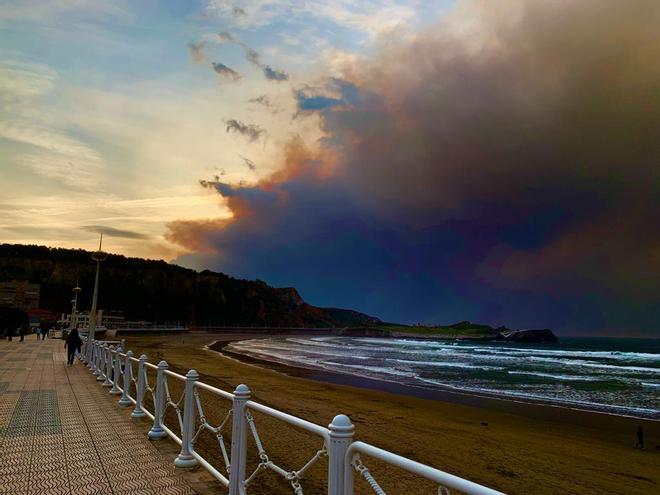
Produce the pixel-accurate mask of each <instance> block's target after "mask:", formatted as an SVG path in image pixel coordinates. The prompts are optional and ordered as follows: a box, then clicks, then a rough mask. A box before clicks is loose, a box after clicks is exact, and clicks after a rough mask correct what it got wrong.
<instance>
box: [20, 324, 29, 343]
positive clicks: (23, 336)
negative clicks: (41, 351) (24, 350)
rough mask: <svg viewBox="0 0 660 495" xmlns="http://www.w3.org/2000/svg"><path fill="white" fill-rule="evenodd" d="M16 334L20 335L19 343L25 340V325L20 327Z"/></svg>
mask: <svg viewBox="0 0 660 495" xmlns="http://www.w3.org/2000/svg"><path fill="white" fill-rule="evenodd" d="M18 333H19V334H20V335H21V342H23V340H24V339H25V334H26V333H27V328H26V326H25V325H21V327H20V328H19V329H18Z"/></svg>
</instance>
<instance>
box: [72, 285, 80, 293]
mask: <svg viewBox="0 0 660 495" xmlns="http://www.w3.org/2000/svg"><path fill="white" fill-rule="evenodd" d="M71 290H72V292H74V293H76V294H79V293H80V292H82V289H81V288H80V287H78V286H76V287H74V288H73V289H71Z"/></svg>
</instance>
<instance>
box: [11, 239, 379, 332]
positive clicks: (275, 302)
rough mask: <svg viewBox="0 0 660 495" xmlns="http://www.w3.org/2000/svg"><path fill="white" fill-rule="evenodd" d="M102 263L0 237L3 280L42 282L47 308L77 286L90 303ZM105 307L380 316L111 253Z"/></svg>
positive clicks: (195, 320)
mask: <svg viewBox="0 0 660 495" xmlns="http://www.w3.org/2000/svg"><path fill="white" fill-rule="evenodd" d="M95 269H96V263H95V262H94V261H92V260H91V259H90V253H89V252H87V251H84V250H82V249H60V248H48V247H45V246H27V245H21V244H0V281H10V280H28V281H30V282H35V283H39V284H41V303H40V306H41V308H43V309H48V310H51V311H54V312H56V313H64V312H70V310H71V298H72V292H71V289H72V288H73V287H75V285H76V283H78V285H79V286H80V287H81V288H82V292H81V293H80V296H79V303H78V307H79V309H81V310H88V309H89V307H90V306H91V300H92V291H93V287H94V274H95ZM99 308H103V309H106V310H121V311H123V312H124V316H125V317H126V319H129V320H147V321H156V322H161V323H162V322H181V323H182V324H189V325H199V326H206V325H210V326H236V325H240V326H271V327H347V326H362V325H367V324H373V323H379V320H378V319H377V318H372V317H370V316H368V315H365V314H363V313H359V312H357V311H351V310H344V309H337V308H319V307H316V306H312V305H310V304H307V303H306V302H305V301H303V299H302V298H301V297H300V295H299V294H298V291H297V290H296V289H295V288H292V287H289V288H275V287H271V286H269V285H267V284H266V283H265V282H262V281H260V280H254V281H251V280H241V279H236V278H233V277H230V276H228V275H225V274H223V273H216V272H212V271H209V270H204V271H202V272H197V271H195V270H190V269H188V268H183V267H180V266H177V265H172V264H169V263H166V262H164V261H153V260H145V259H141V258H127V257H125V256H121V255H109V256H108V259H107V260H106V261H104V262H103V264H102V270H101V282H100V291H99Z"/></svg>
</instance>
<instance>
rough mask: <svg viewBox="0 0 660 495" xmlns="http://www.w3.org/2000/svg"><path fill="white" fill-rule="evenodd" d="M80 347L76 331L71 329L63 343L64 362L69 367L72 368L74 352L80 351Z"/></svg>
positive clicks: (80, 341)
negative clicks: (64, 351) (64, 350)
mask: <svg viewBox="0 0 660 495" xmlns="http://www.w3.org/2000/svg"><path fill="white" fill-rule="evenodd" d="M81 346H82V339H81V338H80V335H78V329H77V328H73V329H72V330H71V332H69V335H67V336H66V340H65V341H64V348H65V349H66V362H67V364H68V365H69V366H73V358H74V357H75V356H76V352H79V351H80V347H81Z"/></svg>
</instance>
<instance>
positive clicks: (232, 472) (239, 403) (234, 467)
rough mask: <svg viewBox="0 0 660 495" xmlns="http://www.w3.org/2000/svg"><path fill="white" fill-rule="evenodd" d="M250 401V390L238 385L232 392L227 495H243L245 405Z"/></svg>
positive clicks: (245, 448) (245, 429)
mask: <svg viewBox="0 0 660 495" xmlns="http://www.w3.org/2000/svg"><path fill="white" fill-rule="evenodd" d="M249 400H250V389H249V388H248V387H247V385H243V384H240V385H239V386H238V387H236V390H234V401H233V402H234V405H233V409H232V416H233V417H232V427H231V462H230V463H229V467H230V469H229V495H243V494H244V493H245V487H244V486H243V483H244V482H245V464H246V458H247V420H246V418H245V403H246V402H247V401H249Z"/></svg>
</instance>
